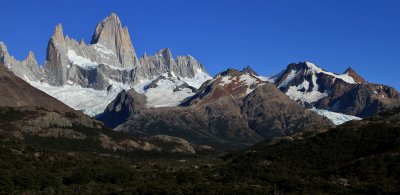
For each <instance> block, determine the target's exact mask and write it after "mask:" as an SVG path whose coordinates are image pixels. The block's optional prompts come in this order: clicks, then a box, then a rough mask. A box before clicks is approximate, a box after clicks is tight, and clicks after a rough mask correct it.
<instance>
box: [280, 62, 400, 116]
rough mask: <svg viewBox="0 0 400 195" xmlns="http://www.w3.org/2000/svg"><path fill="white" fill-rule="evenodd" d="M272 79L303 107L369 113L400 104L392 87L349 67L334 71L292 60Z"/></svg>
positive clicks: (345, 112) (356, 114)
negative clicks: (380, 83)
mask: <svg viewBox="0 0 400 195" xmlns="http://www.w3.org/2000/svg"><path fill="white" fill-rule="evenodd" d="M273 80H274V81H275V84H276V85H277V86H278V87H279V88H280V89H281V90H282V91H283V92H284V93H286V94H287V95H288V96H289V97H290V98H291V99H293V100H296V101H298V102H299V103H300V104H302V105H304V106H305V107H316V108H319V109H324V110H330V111H334V112H340V113H344V114H348V115H355V116H358V117H370V116H372V115H374V114H376V113H377V112H380V111H384V110H387V109H391V108H394V107H398V106H399V105H400V104H399V102H400V99H399V96H400V94H399V93H398V92H397V91H396V90H395V89H393V88H391V87H389V86H385V85H377V84H371V83H368V82H367V81H366V80H365V79H364V78H362V77H361V76H360V75H358V74H357V73H356V72H355V71H354V70H353V69H352V68H348V69H347V70H346V71H345V72H344V73H343V74H335V73H331V72H328V71H325V70H323V69H321V68H319V67H317V66H316V65H315V64H313V63H310V62H303V63H298V64H295V63H293V64H289V65H288V67H287V69H286V70H285V71H283V72H282V73H280V74H278V75H276V76H275V77H273Z"/></svg>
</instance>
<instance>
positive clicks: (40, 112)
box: [0, 13, 400, 194]
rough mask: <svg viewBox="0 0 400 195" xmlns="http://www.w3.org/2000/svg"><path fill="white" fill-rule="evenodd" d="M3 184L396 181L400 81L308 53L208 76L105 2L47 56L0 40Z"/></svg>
mask: <svg viewBox="0 0 400 195" xmlns="http://www.w3.org/2000/svg"><path fill="white" fill-rule="evenodd" d="M0 91H1V93H0V143H1V144H0V192H1V193H6V194H32V193H43V194H103V193H107V194H126V193H134V194H284V193H289V194H300V193H304V194H381V193H396V192H397V193H398V192H399V191H400V188H399V185H398V184H399V182H400V175H399V173H400V171H399V170H400V166H399V165H400V158H399V156H400V155H399V152H400V131H399V130H400V128H399V127H400V122H399V121H400V93H399V92H398V91H396V90H395V89H394V88H392V87H390V86H386V85H382V84H374V83H370V82H368V81H367V80H366V79H364V78H363V77H362V76H361V75H359V74H358V73H357V72H356V71H355V70H354V69H352V68H351V67H349V68H348V69H347V70H345V71H344V72H343V73H342V74H337V73H333V72H329V71H328V70H325V69H323V68H321V67H319V66H318V65H316V64H315V63H312V62H309V61H306V62H299V63H291V64H289V65H288V66H287V67H286V69H284V70H282V71H281V72H280V73H278V74H275V75H272V76H262V75H259V74H258V73H257V72H255V71H254V70H253V69H252V68H251V67H249V66H247V67H244V68H243V69H242V70H236V69H232V68H228V69H226V70H221V72H219V73H218V74H216V75H215V76H211V75H209V74H208V73H207V71H206V69H205V67H204V66H203V65H202V64H201V63H200V62H199V61H198V60H196V59H195V58H194V57H192V56H191V55H187V56H177V57H174V56H173V55H172V52H171V50H170V49H168V48H164V49H160V50H158V51H157V52H156V53H155V54H153V55H148V54H146V53H145V54H143V56H142V57H140V58H139V57H138V56H137V54H136V51H135V49H134V47H133V43H132V40H131V37H130V34H129V31H128V28H127V27H123V25H122V23H121V21H120V19H119V17H118V16H117V15H116V14H114V13H112V14H111V15H110V16H108V17H106V18H105V19H104V20H102V21H100V23H98V24H97V26H96V27H95V29H94V34H93V36H92V40H91V41H90V43H85V42H84V40H81V41H76V40H75V39H73V38H70V37H69V36H68V35H64V32H63V28H62V25H61V24H58V25H57V26H56V27H55V30H54V33H53V35H52V36H51V37H50V39H49V42H48V46H47V52H46V61H45V62H44V63H43V64H40V65H39V64H38V62H37V60H36V59H35V55H34V53H33V52H32V51H30V52H29V53H28V56H27V58H26V59H24V60H18V59H15V57H13V56H12V55H11V54H10V53H9V52H8V50H7V47H6V45H5V43H3V42H0Z"/></svg>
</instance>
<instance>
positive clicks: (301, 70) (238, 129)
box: [0, 13, 400, 148]
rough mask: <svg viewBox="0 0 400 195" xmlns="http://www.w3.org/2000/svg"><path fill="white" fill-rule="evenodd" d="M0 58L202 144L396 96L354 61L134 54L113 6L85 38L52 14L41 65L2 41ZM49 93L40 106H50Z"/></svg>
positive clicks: (46, 83) (340, 113)
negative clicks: (262, 63)
mask: <svg viewBox="0 0 400 195" xmlns="http://www.w3.org/2000/svg"><path fill="white" fill-rule="evenodd" d="M0 63H2V64H4V65H5V67H6V68H7V69H8V70H10V71H11V72H12V73H14V74H15V75H16V76H18V77H19V78H21V79H23V80H24V81H26V82H27V83H29V84H30V85H32V86H33V87H35V88H37V89H39V90H41V91H43V92H45V93H47V94H49V95H50V96H53V97H54V98H56V99H58V100H59V101H61V102H62V103H64V104H66V105H64V107H68V108H72V109H74V110H79V111H83V112H84V113H85V114H87V115H89V116H90V117H94V118H95V119H97V120H100V121H102V122H103V123H104V124H105V125H106V126H108V127H109V128H114V130H116V131H119V132H124V133H128V134H131V135H140V136H158V135H168V136H174V137H180V138H183V139H186V140H188V141H189V142H190V143H192V144H194V145H196V146H199V147H211V148H214V147H216V148H235V147H239V148H240V147H244V146H249V145H252V144H255V143H257V142H259V141H261V140H263V139H271V138H274V137H280V136H287V135H291V134H294V133H298V132H299V131H311V132H317V131H318V130H319V129H321V128H326V127H332V126H334V125H339V124H342V123H344V122H346V121H349V120H361V119H362V118H367V117H370V116H373V115H374V114H376V113H378V112H381V111H386V110H390V109H393V108H396V107H398V106H399V105H400V94H399V93H398V92H397V91H396V90H395V89H394V88H392V87H389V86H385V85H381V84H372V83H369V82H368V81H366V80H365V79H364V78H362V77H361V76H360V75H358V74H357V73H356V72H355V71H354V70H353V69H352V68H348V69H347V70H346V71H345V72H344V73H343V74H335V73H332V72H329V71H326V70H324V69H322V68H320V67H318V66H317V65H315V64H314V63H311V62H301V63H292V64H289V65H288V66H287V68H286V69H285V70H283V71H282V72H280V73H279V74H276V75H273V76H270V77H265V76H260V75H258V74H257V73H256V72H255V71H254V70H252V69H251V68H250V67H245V68H244V69H243V70H241V71H239V70H234V69H227V70H225V71H222V72H221V73H219V74H217V75H215V76H214V77H211V76H210V75H209V74H208V73H207V71H206V70H205V68H204V66H203V65H202V64H201V63H200V62H199V61H197V60H196V59H195V58H194V57H192V56H190V55H187V56H178V57H176V58H174V57H173V55H172V52H171V51H170V49H168V48H166V49H160V50H159V51H158V52H157V53H156V54H154V55H147V54H146V53H145V54H144V55H143V56H142V57H140V58H139V57H137V54H136V52H135V49H134V47H133V43H132V40H131V38H130V35H129V31H128V28H127V27H123V25H122V23H121V21H120V19H119V17H118V16H117V15H116V14H114V13H112V14H111V15H110V16H108V17H106V18H105V19H104V20H102V21H101V22H100V23H98V24H97V26H96V28H95V30H94V34H93V36H92V40H91V41H90V43H88V44H87V43H85V42H84V41H83V40H81V41H79V42H78V41H76V40H75V39H73V38H70V37H69V36H68V35H66V36H65V35H64V33H63V28H62V25H61V24H58V25H57V26H56V28H55V30H54V33H53V35H52V36H51V38H50V39H49V42H48V46H47V51H46V61H45V62H44V64H43V65H38V63H37V61H36V59H35V56H34V54H33V52H29V55H28V57H27V58H26V59H25V60H23V61H19V60H17V59H15V58H14V57H13V56H11V54H9V53H8V50H7V47H6V45H5V44H4V43H3V42H0ZM10 94H12V93H10ZM2 101H3V102H4V100H2ZM50 102H51V101H50ZM50 102H49V105H47V104H43V105H40V106H42V107H49V108H51V103H50ZM0 103H2V102H0ZM38 103H39V102H38ZM4 104H7V103H4ZM60 105H61V104H60ZM329 119H330V120H329Z"/></svg>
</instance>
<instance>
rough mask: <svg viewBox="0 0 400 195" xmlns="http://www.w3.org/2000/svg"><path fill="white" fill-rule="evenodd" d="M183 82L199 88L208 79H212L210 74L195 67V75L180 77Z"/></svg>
mask: <svg viewBox="0 0 400 195" xmlns="http://www.w3.org/2000/svg"><path fill="white" fill-rule="evenodd" d="M180 79H181V80H182V81H183V82H185V83H187V84H188V85H190V86H192V87H194V88H196V89H198V88H200V87H201V85H202V84H203V83H204V82H205V81H207V80H210V79H212V77H211V76H210V75H208V74H207V73H205V72H204V71H203V70H201V69H198V68H197V69H195V75H194V77H193V78H180Z"/></svg>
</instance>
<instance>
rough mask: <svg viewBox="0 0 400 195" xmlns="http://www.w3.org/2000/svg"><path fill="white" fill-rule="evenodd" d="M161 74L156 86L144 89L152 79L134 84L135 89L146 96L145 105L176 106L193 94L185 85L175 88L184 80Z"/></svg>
mask: <svg viewBox="0 0 400 195" xmlns="http://www.w3.org/2000/svg"><path fill="white" fill-rule="evenodd" d="M166 76H167V74H164V75H163V78H162V79H159V80H158V81H157V82H156V83H155V84H156V85H157V86H156V87H152V88H148V89H146V86H148V85H149V84H150V83H151V82H152V81H142V82H141V83H139V84H137V85H135V86H134V89H135V91H137V92H138V93H141V94H143V95H145V96H146V97H147V103H146V106H147V107H150V108H151V107H154V108H157V107H172V106H178V105H179V104H180V103H181V102H182V101H183V100H184V99H186V98H188V97H190V96H193V95H194V94H195V93H194V92H193V91H192V90H191V89H190V88H187V87H183V88H180V89H177V88H178V87H179V86H181V85H183V84H185V82H184V81H182V80H180V78H177V77H174V76H172V77H166Z"/></svg>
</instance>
